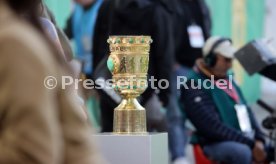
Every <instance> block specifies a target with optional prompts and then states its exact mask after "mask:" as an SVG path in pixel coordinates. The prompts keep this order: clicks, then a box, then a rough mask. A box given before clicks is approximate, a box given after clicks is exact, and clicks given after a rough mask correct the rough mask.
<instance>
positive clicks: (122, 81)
mask: <svg viewBox="0 0 276 164" xmlns="http://www.w3.org/2000/svg"><path fill="white" fill-rule="evenodd" d="M107 42H108V43H109V45H110V56H109V58H108V60H107V66H108V69H109V70H110V72H111V73H112V82H113V88H114V90H115V91H116V92H117V93H118V94H120V95H121V97H122V101H121V103H120V104H119V106H117V107H116V108H115V110H114V122H113V133H115V134H146V133H147V128H146V111H145V108H143V107H142V106H141V105H140V104H139V102H138V101H137V99H136V98H137V97H138V96H140V95H141V94H142V93H143V92H144V91H145V90H146V88H147V86H148V82H147V72H148V63H149V50H150V44H151V43H152V39H151V38H150V37H149V36H110V37H109V39H108V40H107Z"/></svg>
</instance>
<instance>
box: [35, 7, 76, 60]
mask: <svg viewBox="0 0 276 164" xmlns="http://www.w3.org/2000/svg"><path fill="white" fill-rule="evenodd" d="M40 7H41V8H42V12H40V13H41V17H42V18H46V19H48V20H49V21H50V22H51V23H52V24H53V26H54V29H55V31H56V32H55V33H57V36H58V42H59V47H61V48H62V51H63V53H64V55H65V59H66V61H69V62H71V61H72V60H73V57H74V55H73V50H72V47H71V45H70V41H69V39H68V37H67V36H66V34H65V33H64V32H63V30H62V29H61V28H60V27H58V26H57V23H56V19H55V17H54V15H53V13H52V12H51V11H50V10H49V8H48V7H47V6H46V5H45V4H44V3H43V4H41V5H40ZM48 26H50V25H48ZM50 31H52V32H50V34H51V33H53V30H50ZM51 36H53V35H51ZM53 39H54V40H57V39H56V37H54V38H53Z"/></svg>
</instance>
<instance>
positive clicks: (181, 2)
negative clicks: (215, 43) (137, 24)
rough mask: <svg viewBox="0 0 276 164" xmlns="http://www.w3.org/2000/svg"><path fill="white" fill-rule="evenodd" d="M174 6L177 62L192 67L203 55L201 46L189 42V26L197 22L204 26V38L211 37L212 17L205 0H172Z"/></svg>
mask: <svg viewBox="0 0 276 164" xmlns="http://www.w3.org/2000/svg"><path fill="white" fill-rule="evenodd" d="M171 4H172V5H173V8H174V20H175V25H174V27H175V28H174V31H175V34H174V37H175V39H174V40H175V47H176V49H175V55H176V56H175V57H176V62H177V63H179V64H181V65H183V66H186V67H189V68H192V67H193V65H194V64H195V60H196V59H198V58H200V57H201V56H202V49H201V48H193V47H191V45H190V42H189V35H188V31H187V28H188V26H189V25H191V24H192V23H193V22H196V24H197V25H199V26H200V27H201V28H202V31H203V34H204V39H205V40H206V39H207V38H209V37H210V33H211V18H210V13H209V9H208V7H207V5H206V3H205V1H204V0H191V1H187V0H172V2H171Z"/></svg>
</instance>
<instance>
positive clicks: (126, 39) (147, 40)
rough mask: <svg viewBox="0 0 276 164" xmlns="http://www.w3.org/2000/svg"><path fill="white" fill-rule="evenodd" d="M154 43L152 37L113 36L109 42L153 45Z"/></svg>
mask: <svg viewBox="0 0 276 164" xmlns="http://www.w3.org/2000/svg"><path fill="white" fill-rule="evenodd" d="M152 42H153V41H152V39H151V37H150V36H144V35H139V36H138V35H137V36H134V35H133V36H131V35H112V36H109V38H108V40H107V43H109V44H151V43H152Z"/></svg>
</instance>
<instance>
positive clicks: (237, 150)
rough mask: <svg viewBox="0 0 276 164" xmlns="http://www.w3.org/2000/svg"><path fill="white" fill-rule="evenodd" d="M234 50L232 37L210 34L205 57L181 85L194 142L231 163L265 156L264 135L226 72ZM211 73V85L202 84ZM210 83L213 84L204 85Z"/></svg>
mask: <svg viewBox="0 0 276 164" xmlns="http://www.w3.org/2000/svg"><path fill="white" fill-rule="evenodd" d="M234 52H235V49H234V48H233V46H232V42H231V40H230V39H228V38H223V37H217V36H213V37H211V38H209V39H208V40H207V41H206V44H205V45H204V48H203V58H200V59H198V60H197V61H196V65H195V68H194V70H193V71H192V72H191V73H190V75H189V80H188V82H187V85H186V86H187V88H186V89H184V87H182V90H181V93H182V95H181V102H182V103H183V104H184V110H185V113H186V114H187V117H188V119H190V120H191V122H192V123H193V125H194V126H195V128H196V133H195V136H196V138H194V139H195V140H194V144H200V146H201V147H202V148H203V150H204V153H205V154H206V155H207V156H208V157H209V158H210V159H212V160H215V161H218V162H223V163H231V164H241V163H242V164H251V163H252V162H257V163H259V162H261V163H262V162H264V161H265V159H266V152H265V148H264V138H263V135H262V133H261V131H260V128H259V126H258V124H257V122H256V119H255V116H254V114H253V113H252V111H251V109H250V108H249V107H248V106H247V103H246V100H245V99H244V97H243V94H242V92H241V90H240V88H239V87H238V86H237V84H236V83H235V82H234V81H233V78H231V76H232V75H229V74H228V73H227V72H228V70H229V69H231V67H232V59H233V57H234ZM212 76H213V77H214V78H213V79H214V80H213V81H211V82H210V83H208V86H204V85H201V84H204V80H207V79H208V80H210V79H212ZM199 80H201V84H200V82H199ZM222 81H223V82H222ZM211 84H214V88H204V87H209V86H210V85H211ZM226 84H227V85H226ZM193 86H201V88H195V87H193Z"/></svg>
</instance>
